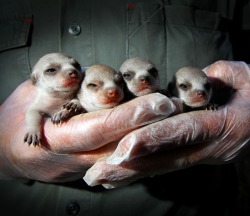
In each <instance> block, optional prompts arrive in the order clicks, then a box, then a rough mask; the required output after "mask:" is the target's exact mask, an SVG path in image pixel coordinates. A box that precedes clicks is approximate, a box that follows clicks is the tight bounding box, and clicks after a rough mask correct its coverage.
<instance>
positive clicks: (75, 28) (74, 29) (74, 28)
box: [69, 25, 81, 36]
mask: <svg viewBox="0 0 250 216" xmlns="http://www.w3.org/2000/svg"><path fill="white" fill-rule="evenodd" d="M69 33H70V34H71V35H73V36H77V35H79V34H80V33H81V27H80V26H79V25H72V26H70V27H69Z"/></svg>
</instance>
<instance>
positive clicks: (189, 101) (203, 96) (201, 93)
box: [168, 67, 212, 108]
mask: <svg viewBox="0 0 250 216" xmlns="http://www.w3.org/2000/svg"><path fill="white" fill-rule="evenodd" d="M183 86H184V87H185V86H187V88H186V89H185V88H182V87H183ZM168 90H169V92H170V94H171V95H172V96H175V97H178V98H180V99H181V100H182V101H183V102H184V104H186V105H187V106H189V107H191V108H198V107H204V106H207V105H208V104H209V102H210V99H211V97H212V88H211V84H210V80H209V78H208V77H207V75H206V74H205V73H204V72H203V71H202V70H200V69H199V68H196V67H183V68H181V69H179V70H178V71H177V72H176V73H175V75H174V77H173V79H172V81H171V82H170V83H169V86H168Z"/></svg>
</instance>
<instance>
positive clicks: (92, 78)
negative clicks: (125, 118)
mask: <svg viewBox="0 0 250 216" xmlns="http://www.w3.org/2000/svg"><path fill="white" fill-rule="evenodd" d="M123 86H124V85H123V79H122V76H121V74H120V73H118V72H117V71H115V70H114V69H113V68H111V67H109V66H107V65H104V64H97V65H93V66H91V67H89V68H87V70H86V71H85V74H84V78H83V81H82V84H81V88H80V91H79V92H78V94H77V98H78V100H79V103H80V104H81V106H82V107H83V108H84V109H85V110H86V112H92V111H97V110H101V109H108V108H113V107H115V106H117V105H118V104H119V103H120V102H121V101H122V100H123V98H124V92H123ZM77 103H78V102H77Z"/></svg>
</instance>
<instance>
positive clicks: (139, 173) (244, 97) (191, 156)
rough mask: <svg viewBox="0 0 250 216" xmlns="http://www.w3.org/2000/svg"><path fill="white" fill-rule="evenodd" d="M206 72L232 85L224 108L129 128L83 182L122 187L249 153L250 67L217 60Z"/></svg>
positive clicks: (219, 80) (217, 81) (177, 116)
mask: <svg viewBox="0 0 250 216" xmlns="http://www.w3.org/2000/svg"><path fill="white" fill-rule="evenodd" d="M205 71H206V73H207V75H208V76H209V77H210V78H211V80H213V81H214V85H216V84H218V83H220V87H221V88H224V87H225V86H227V87H230V89H231V96H230V98H229V100H228V101H227V103H226V104H225V105H224V106H221V107H220V108H219V109H218V110H217V111H208V110H202V111H193V112H189V113H181V114H179V115H176V116H172V117H169V118H167V119H164V120H162V121H159V122H156V123H152V124H150V125H147V126H145V127H142V128H140V129H137V130H135V131H133V132H131V133H130V134H128V135H126V136H125V137H124V138H123V139H122V140H121V141H120V143H119V145H118V147H117V149H116V150H115V152H114V153H113V154H112V155H111V156H110V157H106V158H102V159H100V160H99V161H98V162H97V163H96V164H95V165H94V166H93V167H91V168H90V169H89V170H88V171H87V173H86V175H85V177H84V180H85V181H86V182H87V183H88V184H89V185H91V186H94V185H98V184H103V185H104V186H105V187H107V188H109V187H118V186H122V185H125V184H129V183H131V182H133V181H135V180H137V179H140V178H143V177H148V176H154V175H158V174H162V173H167V172H170V171H174V170H179V169H184V168H187V167H190V166H194V165H197V164H223V163H228V162H230V161H232V160H233V159H236V158H238V157H242V155H243V154H247V152H248V151H249V146H250V144H249V139H250V69H249V66H248V65H247V64H245V63H243V62H227V61H219V62H216V63H214V64H212V65H210V66H209V67H207V68H206V69H205ZM221 83H224V84H223V85H221ZM216 87H219V86H216ZM219 91H221V89H219ZM214 94H217V93H216V92H214Z"/></svg>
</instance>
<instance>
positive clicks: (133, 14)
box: [126, 2, 166, 82]
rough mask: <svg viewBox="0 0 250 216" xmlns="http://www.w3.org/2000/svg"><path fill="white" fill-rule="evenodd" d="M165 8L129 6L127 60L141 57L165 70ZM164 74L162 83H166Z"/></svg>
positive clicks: (150, 5)
mask: <svg viewBox="0 0 250 216" xmlns="http://www.w3.org/2000/svg"><path fill="white" fill-rule="evenodd" d="M164 23H165V15H164V6H163V5H162V4H160V3H156V2H144V3H136V4H132V3H131V4H128V5H127V36H126V56H127V58H131V57H135V56H140V57H145V58H148V59H150V60H151V61H152V62H154V63H155V65H157V68H158V70H161V71H163V70H165V68H164V67H165V63H164V62H165V47H166V40H165V24H164ZM164 76H165V74H164V73H163V74H162V76H161V81H162V82H164Z"/></svg>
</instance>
